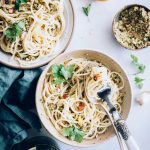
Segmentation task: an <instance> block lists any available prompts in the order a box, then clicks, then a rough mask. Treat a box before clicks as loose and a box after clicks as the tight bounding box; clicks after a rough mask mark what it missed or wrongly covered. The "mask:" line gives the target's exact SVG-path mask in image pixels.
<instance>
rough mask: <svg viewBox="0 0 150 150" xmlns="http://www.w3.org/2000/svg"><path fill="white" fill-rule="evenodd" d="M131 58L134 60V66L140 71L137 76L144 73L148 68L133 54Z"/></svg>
mask: <svg viewBox="0 0 150 150" xmlns="http://www.w3.org/2000/svg"><path fill="white" fill-rule="evenodd" d="M131 58H132V64H134V65H135V66H136V68H137V70H138V72H137V73H136V74H139V73H144V71H145V68H146V66H145V65H143V64H140V63H139V61H138V58H137V57H136V56H134V55H133V54H131Z"/></svg>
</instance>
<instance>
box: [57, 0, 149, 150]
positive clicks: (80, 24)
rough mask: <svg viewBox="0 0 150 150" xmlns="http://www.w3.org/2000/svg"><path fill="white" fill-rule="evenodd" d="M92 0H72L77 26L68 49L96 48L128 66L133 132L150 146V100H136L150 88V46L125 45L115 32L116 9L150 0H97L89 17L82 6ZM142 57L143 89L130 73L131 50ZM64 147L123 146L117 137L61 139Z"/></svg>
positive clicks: (102, 149)
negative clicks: (81, 141)
mask: <svg viewBox="0 0 150 150" xmlns="http://www.w3.org/2000/svg"><path fill="white" fill-rule="evenodd" d="M90 2H92V1H90V0H72V3H73V7H74V11H75V30H74V35H73V38H72V41H71V43H70V45H69V47H68V49H67V51H70V50H76V49H96V50H99V51H101V52H104V53H106V54H108V55H110V56H111V57H113V58H114V59H115V60H117V61H118V62H119V63H120V65H122V67H123V68H124V70H125V71H126V73H127V74H128V76H129V79H130V82H131V85H132V93H133V99H132V108H131V111H130V114H129V118H128V120H127V123H128V126H129V128H130V130H131V131H132V134H133V136H134V137H135V139H136V140H137V142H138V144H139V146H140V148H141V150H150V101H149V102H148V103H146V104H144V105H143V106H139V105H138V104H137V103H136V102H135V96H136V95H137V94H138V93H140V92H141V91H144V90H150V47H148V48H146V49H143V50H141V51H136V52H132V51H129V50H125V49H124V48H122V47H121V46H120V45H119V44H118V43H117V42H116V41H115V39H114V37H113V35H112V20H113V17H114V15H115V14H116V12H117V11H118V10H119V9H121V8H122V7H123V6H125V5H128V4H133V3H139V4H143V5H145V6H147V7H149V8H150V0H109V1H107V2H96V1H93V3H92V7H91V11H90V14H89V17H86V16H85V15H84V14H83V12H82V6H86V5H87V4H89V3H90ZM131 53H132V54H135V55H136V56H138V57H139V60H140V62H141V63H144V64H145V65H146V70H145V73H144V74H143V75H142V77H143V78H144V79H145V81H144V86H143V89H142V90H139V89H137V88H136V87H135V84H134V77H133V76H131V75H129V74H131V73H134V72H135V69H134V67H133V66H132V65H131V64H130V62H131V59H130V54H131ZM58 143H59V145H60V148H61V149H62V150H119V146H118V143H117V139H116V138H115V137H114V138H112V139H110V140H108V141H106V142H104V143H102V144H100V145H97V146H95V147H89V148H77V147H72V146H68V145H66V144H64V143H61V142H58Z"/></svg>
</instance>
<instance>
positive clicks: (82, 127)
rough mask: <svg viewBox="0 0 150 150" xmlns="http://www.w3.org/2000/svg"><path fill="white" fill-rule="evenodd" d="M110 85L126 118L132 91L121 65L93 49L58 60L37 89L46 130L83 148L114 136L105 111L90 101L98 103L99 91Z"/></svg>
mask: <svg viewBox="0 0 150 150" xmlns="http://www.w3.org/2000/svg"><path fill="white" fill-rule="evenodd" d="M108 83H109V86H110V87H111V89H112V92H111V95H110V97H111V99H112V102H113V104H114V105H115V106H116V108H117V110H118V111H119V112H120V113H121V114H122V116H123V117H124V118H125V119H126V118H127V116H128V113H129V110H130V106H131V89H130V84H129V81H128V78H127V76H126V74H125V72H124V71H123V70H122V68H121V67H120V65H119V64H118V63H116V62H115V61H114V60H113V59H111V58H110V57H109V56H107V55H105V54H103V53H100V52H96V51H90V50H80V51H73V52H69V53H65V54H62V55H60V56H58V57H57V58H55V59H54V60H53V61H52V62H51V63H50V64H49V65H48V66H47V67H46V69H45V70H44V72H43V73H42V75H41V77H40V79H39V82H38V85H37V90H36V107H37V111H38V114H39V117H40V119H41V121H42V123H43V125H44V126H45V128H46V129H47V131H48V132H49V133H50V134H52V135H53V136H54V137H55V138H57V139H58V140H60V141H62V142H64V143H67V144H70V145H73V146H80V147H86V146H91V145H94V144H97V143H101V142H102V141H104V140H106V139H109V138H110V137H112V136H113V135H114V130H113V128H112V126H111V122H110V120H109V118H108V117H107V114H106V112H105V111H104V110H103V109H102V108H101V107H100V104H93V103H91V102H90V101H89V98H94V99H97V100H98V99H99V98H98V97H97V91H99V90H100V89H101V88H104V87H105V86H106V84H108ZM103 105H105V104H103ZM105 107H107V106H106V105H105Z"/></svg>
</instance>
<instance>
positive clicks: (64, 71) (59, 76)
mask: <svg viewBox="0 0 150 150" xmlns="http://www.w3.org/2000/svg"><path fill="white" fill-rule="evenodd" d="M50 69H51V72H52V76H53V78H54V83H55V84H61V83H63V82H67V80H68V79H70V78H71V77H72V75H73V71H74V65H69V66H67V67H65V66H64V65H62V64H58V65H52V66H51V68H50Z"/></svg>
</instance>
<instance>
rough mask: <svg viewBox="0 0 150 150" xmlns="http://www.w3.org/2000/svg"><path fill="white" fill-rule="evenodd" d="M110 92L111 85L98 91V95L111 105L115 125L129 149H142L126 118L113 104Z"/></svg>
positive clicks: (110, 110) (110, 109)
mask: <svg viewBox="0 0 150 150" xmlns="http://www.w3.org/2000/svg"><path fill="white" fill-rule="evenodd" d="M110 94H111V87H110V86H109V85H108V86H107V87H105V88H104V89H101V90H100V91H98V92H97V95H98V97H99V98H101V99H102V100H103V102H106V103H107V105H108V106H109V112H110V114H112V117H113V119H114V125H115V127H116V129H117V130H118V132H119V133H120V135H121V137H122V138H123V140H124V141H125V144H126V146H127V148H128V150H140V148H139V146H138V145H137V143H136V141H135V140H134V138H133V136H132V135H131V132H130V131H129V129H128V127H127V125H126V123H125V120H124V119H123V118H122V117H121V115H120V114H119V113H118V112H117V110H116V108H115V107H114V105H113V104H112V102H111V100H110V98H109V95H110Z"/></svg>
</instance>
